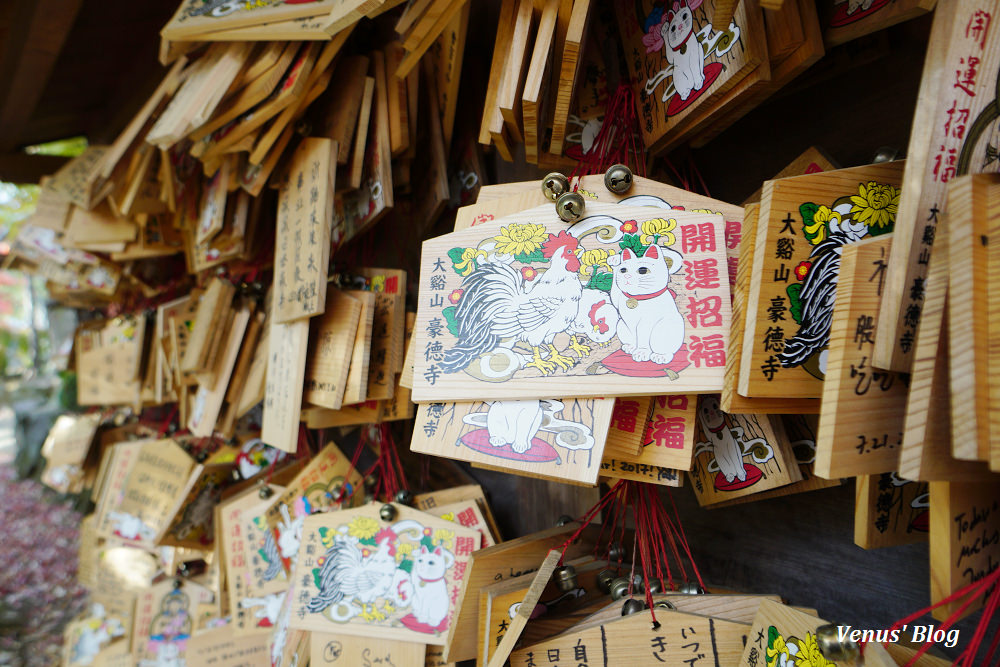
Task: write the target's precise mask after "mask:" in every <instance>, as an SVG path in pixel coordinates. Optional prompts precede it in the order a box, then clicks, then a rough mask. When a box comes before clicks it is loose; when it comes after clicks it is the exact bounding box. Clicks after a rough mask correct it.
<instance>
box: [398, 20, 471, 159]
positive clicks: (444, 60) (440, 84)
mask: <svg viewBox="0 0 1000 667" xmlns="http://www.w3.org/2000/svg"><path fill="white" fill-rule="evenodd" d="M471 6H472V5H471V3H465V4H464V5H463V6H462V10H461V11H460V12H459V13H458V14H457V15H456V16H455V17H454V18H453V19H452V20H451V23H449V24H448V25H447V26H446V27H445V29H444V32H442V33H441V36H440V37H438V40H437V42H435V44H434V46H432V47H431V51H432V53H433V56H434V57H436V58H437V63H438V64H437V67H436V68H434V69H436V70H437V86H436V90H437V97H438V100H437V108H438V113H439V114H440V116H441V134H442V136H443V139H444V146H445V151H448V150H449V148H450V147H451V137H452V135H453V132H454V128H455V113H456V111H457V110H458V90H459V88H458V86H459V82H460V81H461V78H462V63H463V62H464V61H465V57H464V56H465V38H466V35H467V34H468V27H469V13H470V9H471ZM410 77H413V72H410ZM408 87H413V88H414V90H413V93H415V92H416V88H415V87H414V86H410V85H409V82H408ZM411 104H412V102H411Z"/></svg>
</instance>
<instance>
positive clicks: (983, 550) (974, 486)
mask: <svg viewBox="0 0 1000 667" xmlns="http://www.w3.org/2000/svg"><path fill="white" fill-rule="evenodd" d="M930 505H931V508H930V535H929V539H930V544H931V603H935V602H938V601H940V600H942V599H944V598H946V597H948V596H949V595H951V594H952V593H953V592H955V591H956V590H958V589H960V588H962V587H963V586H966V585H968V584H971V583H973V582H976V581H979V580H981V579H983V578H984V577H986V576H987V575H988V574H990V573H992V572H993V571H994V570H996V569H997V567H1000V483H998V482H996V481H990V482H931V483H930ZM989 593H990V591H986V594H985V595H983V596H982V597H981V598H979V599H978V600H977V601H976V602H974V603H972V604H971V605H970V606H969V607H967V608H966V610H965V612H964V613H963V614H962V617H964V616H967V615H968V614H971V613H972V612H974V611H976V610H977V609H979V608H981V607H982V606H983V603H984V602H985V601H986V599H987V598H988V597H989ZM960 602H961V600H960V601H958V602H954V603H951V604H947V605H942V606H941V607H938V608H937V609H935V610H934V611H933V612H932V615H933V616H934V618H936V619H938V620H939V621H943V620H945V619H946V618H947V617H948V616H950V615H951V613H952V612H954V611H956V610H957V609H958V606H959V603H960Z"/></svg>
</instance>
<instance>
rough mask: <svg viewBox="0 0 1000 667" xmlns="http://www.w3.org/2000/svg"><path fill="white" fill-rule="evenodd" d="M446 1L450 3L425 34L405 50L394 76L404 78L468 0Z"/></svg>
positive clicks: (462, 9)
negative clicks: (410, 47)
mask: <svg viewBox="0 0 1000 667" xmlns="http://www.w3.org/2000/svg"><path fill="white" fill-rule="evenodd" d="M447 1H448V2H450V4H449V5H448V7H447V9H446V10H445V11H444V12H443V13H442V14H441V17H440V18H439V19H437V20H436V21H435V22H434V24H433V25H432V26H431V28H430V30H428V31H427V34H426V36H424V37H423V38H422V39H421V40H420V42H419V43H418V44H417V45H416V46H415V47H413V49H411V50H409V51H407V53H406V56H404V57H403V59H402V60H401V61H400V63H399V67H397V68H396V76H398V77H400V78H406V76H407V75H408V74H409V73H410V72H411V71H412V70H413V68H414V67H416V66H417V63H418V62H420V59H421V58H423V56H424V54H425V53H427V49H429V48H431V46H432V45H433V44H434V42H435V41H437V38H438V37H439V36H440V35H441V33H442V32H444V29H445V28H447V27H448V25H449V24H450V23H451V22H452V21H453V20H455V17H456V16H459V14H460V13H461V12H462V11H464V8H465V4H466V2H468V0H460V1H459V2H451V0H447Z"/></svg>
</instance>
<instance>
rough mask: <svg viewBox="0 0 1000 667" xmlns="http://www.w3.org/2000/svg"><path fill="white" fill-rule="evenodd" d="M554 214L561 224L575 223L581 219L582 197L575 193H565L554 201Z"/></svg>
mask: <svg viewBox="0 0 1000 667" xmlns="http://www.w3.org/2000/svg"><path fill="white" fill-rule="evenodd" d="M556 213H558V214H559V217H560V218H561V219H562V220H563V222H576V221H577V220H579V219H580V218H582V217H583V197H581V196H580V195H579V194H577V193H576V192H566V193H563V194H561V195H559V199H557V200H556Z"/></svg>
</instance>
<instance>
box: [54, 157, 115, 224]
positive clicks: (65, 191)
mask: <svg viewBox="0 0 1000 667" xmlns="http://www.w3.org/2000/svg"><path fill="white" fill-rule="evenodd" d="M107 150H108V147H107V146H101V145H91V146H88V147H87V150H85V151H84V152H83V154H81V155H79V156H77V157H75V158H73V159H72V160H70V161H69V162H67V163H66V164H65V165H64V166H63V167H62V168H61V169H59V171H57V172H56V173H55V174H53V175H52V177H51V178H50V179H49V181H48V190H49V191H50V192H52V193H54V194H56V195H58V196H59V197H61V198H62V199H64V200H66V201H69V202H72V203H73V204H76V205H77V206H79V207H80V208H83V209H90V208H92V207H93V206H94V205H95V204H97V200H96V199H95V195H96V193H95V191H94V190H95V186H96V184H97V182H98V179H99V174H100V169H101V164H102V161H103V160H104V155H105V153H106V152H107Z"/></svg>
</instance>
